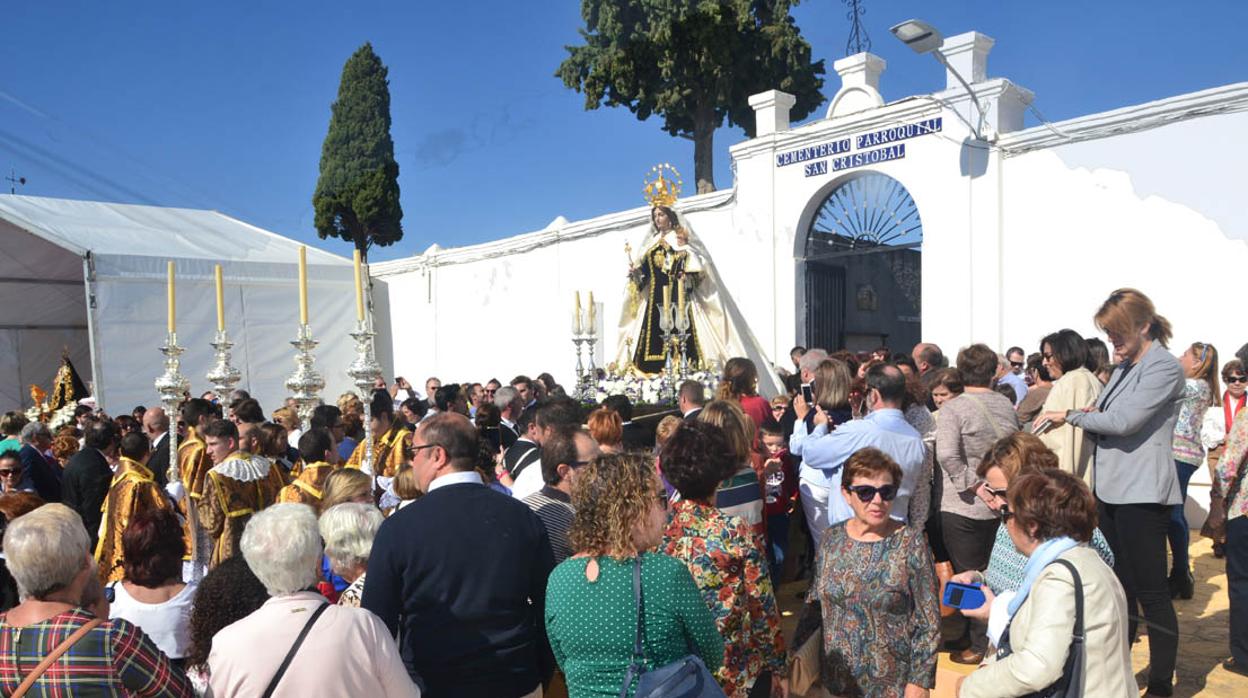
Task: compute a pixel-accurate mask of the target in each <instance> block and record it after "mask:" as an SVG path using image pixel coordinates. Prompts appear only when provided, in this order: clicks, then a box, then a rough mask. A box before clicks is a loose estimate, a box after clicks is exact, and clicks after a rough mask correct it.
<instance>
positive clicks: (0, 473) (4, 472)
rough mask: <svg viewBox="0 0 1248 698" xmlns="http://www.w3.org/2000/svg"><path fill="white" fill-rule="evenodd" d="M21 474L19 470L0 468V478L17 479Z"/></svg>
mask: <svg viewBox="0 0 1248 698" xmlns="http://www.w3.org/2000/svg"><path fill="white" fill-rule="evenodd" d="M21 474H22V469H21V468H0V477H18V476H20V475H21Z"/></svg>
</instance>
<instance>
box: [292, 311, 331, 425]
mask: <svg viewBox="0 0 1248 698" xmlns="http://www.w3.org/2000/svg"><path fill="white" fill-rule="evenodd" d="M317 344H319V342H317V341H316V340H314V339H312V328H311V327H309V326H308V325H300V326H299V334H298V335H296V337H295V339H294V341H292V342H291V345H292V346H294V347H295V350H296V351H295V372H294V373H292V374H290V378H287V379H286V390H288V391H290V393H291V395H292V396H293V397H294V400H295V404H296V405H298V410H299V421H300V422H301V423H302V424H303V428H304V429H305V430H306V429H308V428H309V427H310V426H311V424H310V422H311V419H312V410H314V409H316V406H317V403H319V402H320V401H321V390H322V389H323V388H324V387H325V378H324V377H323V376H321V374H320V372H318V371H317V370H316V368H315V367H314V366H313V364H315V363H316V357H315V356H313V355H312V350H313V349H315V348H316V345H317Z"/></svg>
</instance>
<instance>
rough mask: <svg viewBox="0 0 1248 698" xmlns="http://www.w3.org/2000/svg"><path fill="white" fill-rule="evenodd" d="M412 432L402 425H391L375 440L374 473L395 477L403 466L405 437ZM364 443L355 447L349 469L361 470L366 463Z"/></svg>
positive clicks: (349, 461)
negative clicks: (361, 466) (361, 465)
mask: <svg viewBox="0 0 1248 698" xmlns="http://www.w3.org/2000/svg"><path fill="white" fill-rule="evenodd" d="M409 433H411V430H410V429H408V428H407V427H405V426H402V425H401V424H400V423H398V422H395V423H394V424H392V425H390V428H389V429H388V430H386V433H385V434H382V436H381V438H375V439H374V440H373V473H374V474H376V475H380V476H382V477H394V476H395V475H397V474H398V472H399V466H401V465H403V437H404V436H406V435H407V434H409ZM364 444H365V442H364V441H361V442H360V443H359V445H357V446H356V447H355V450H354V451H353V452H352V453H351V458H349V459H348V460H347V467H348V468H355V469H356V470H359V469H360V464H361V463H363V462H364Z"/></svg>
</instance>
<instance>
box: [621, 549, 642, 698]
mask: <svg viewBox="0 0 1248 698" xmlns="http://www.w3.org/2000/svg"><path fill="white" fill-rule="evenodd" d="M633 601H634V603H635V604H636V606H637V630H636V631H635V632H634V633H633V656H632V658H631V659H630V660H629V662H628V671H625V672H624V685H623V686H621V687H620V698H627V696H628V689H630V688H632V685H633V679H634V678H635V677H639V676H641V672H642V667H643V665H644V663H645V661H646V649H645V646H644V644H645V637H646V627H645V623H646V603H645V600H644V599H643V598H642V596H641V553H637V557H636V558H634V559H633Z"/></svg>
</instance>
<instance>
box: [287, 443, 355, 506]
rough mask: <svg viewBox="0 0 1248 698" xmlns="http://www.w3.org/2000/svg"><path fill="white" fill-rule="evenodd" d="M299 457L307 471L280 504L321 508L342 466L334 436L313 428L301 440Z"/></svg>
mask: <svg viewBox="0 0 1248 698" xmlns="http://www.w3.org/2000/svg"><path fill="white" fill-rule="evenodd" d="M299 458H300V460H302V461H303V463H304V466H303V470H302V471H301V472H300V473H299V476H298V477H296V478H295V479H294V481H293V482H291V483H290V484H289V485H286V486H285V487H283V488H282V491H281V494H279V495H278V496H277V501H278V502H281V503H287V502H292V503H295V504H307V505H308V506H310V507H312V508H313V509H318V508H319V507H320V504H321V499H322V497H323V496H324V490H325V481H326V480H328V479H329V474H330V473H332V472H334V471H335V470H337V469H338V468H340V467H342V461H341V459H339V458H338V446H337V444H335V443H334V437H333V436H331V435H330V433H329V430H328V429H326V428H324V427H313V428H311V429H309V430H308V431H306V432H304V434H303V436H300V437H299Z"/></svg>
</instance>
